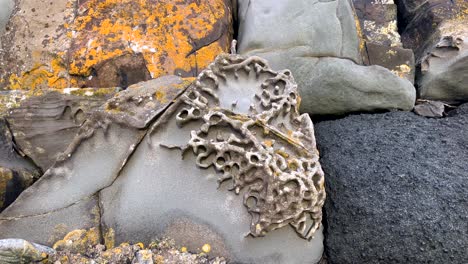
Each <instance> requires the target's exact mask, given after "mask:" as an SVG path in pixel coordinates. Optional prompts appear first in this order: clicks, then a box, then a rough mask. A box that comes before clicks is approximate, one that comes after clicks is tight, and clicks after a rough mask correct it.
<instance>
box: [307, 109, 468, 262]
mask: <svg viewBox="0 0 468 264" xmlns="http://www.w3.org/2000/svg"><path fill="white" fill-rule="evenodd" d="M316 134H317V142H318V147H319V150H320V154H321V164H322V165H323V168H324V171H325V172H326V179H327V182H326V186H327V202H326V204H325V215H326V223H325V225H326V232H325V237H326V240H325V244H326V253H327V255H328V260H329V263H467V262H468V224H467V223H468V192H467V191H466V190H467V189H468V162H467V161H468V148H467V146H468V105H463V106H462V107H460V108H459V109H457V110H455V111H454V112H451V113H450V114H449V117H447V118H443V119H429V118H425V117H421V116H417V115H415V114H413V113H405V112H390V113H385V114H375V115H365V114H361V115H356V116H349V117H346V118H344V119H340V120H335V121H324V122H321V123H319V124H317V125H316Z"/></svg>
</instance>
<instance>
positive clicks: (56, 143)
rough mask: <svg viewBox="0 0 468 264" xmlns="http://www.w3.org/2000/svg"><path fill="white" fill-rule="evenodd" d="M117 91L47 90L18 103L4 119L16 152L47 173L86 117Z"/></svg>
mask: <svg viewBox="0 0 468 264" xmlns="http://www.w3.org/2000/svg"><path fill="white" fill-rule="evenodd" d="M117 91H118V89H115V88H100V89H93V88H86V89H77V88H75V89H70V88H67V89H64V90H62V91H58V90H47V91H45V92H44V93H43V94H39V95H33V96H30V97H29V98H27V99H25V100H22V101H20V102H19V103H18V104H17V105H16V106H15V107H13V108H11V109H9V110H8V115H7V116H6V117H5V118H6V120H8V123H9V124H10V129H11V131H12V133H13V137H14V138H15V142H16V144H17V146H18V147H19V149H21V151H22V152H23V153H24V154H25V155H27V156H28V157H29V158H31V159H32V160H33V161H34V162H35V164H37V165H38V166H39V167H40V168H41V169H42V170H43V171H46V170H47V169H48V168H49V167H50V166H51V165H52V164H53V163H54V162H55V160H56V159H57V157H58V156H59V155H60V154H61V153H62V152H63V151H64V150H65V149H66V148H67V146H68V145H69V144H70V142H71V141H72V140H73V138H74V137H75V134H76V132H77V131H78V130H79V128H80V126H81V125H82V124H83V122H84V121H85V120H86V119H87V117H88V116H89V115H90V114H91V113H92V112H93V111H94V110H95V109H97V108H98V107H100V106H101V105H102V104H104V102H106V100H107V99H109V98H110V97H112V96H113V95H114V94H115V93H116V92H117Z"/></svg>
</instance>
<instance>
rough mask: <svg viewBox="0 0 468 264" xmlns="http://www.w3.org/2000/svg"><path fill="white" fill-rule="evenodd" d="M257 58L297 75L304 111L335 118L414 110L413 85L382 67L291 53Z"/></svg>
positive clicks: (273, 53)
mask: <svg viewBox="0 0 468 264" xmlns="http://www.w3.org/2000/svg"><path fill="white" fill-rule="evenodd" d="M257 55H259V56H261V57H263V58H266V59H267V60H268V61H269V63H270V65H271V66H272V68H273V69H285V68H287V69H290V70H291V72H292V73H293V74H294V76H295V77H296V76H297V77H296V78H295V79H296V82H297V83H298V86H299V91H300V94H301V98H302V103H301V111H302V112H306V113H309V114H312V115H335V114H345V113H351V112H359V111H378V110H386V109H401V110H411V109H412V108H413V107H414V103H415V100H416V89H415V88H414V86H413V85H412V83H411V82H410V81H408V80H407V79H403V78H399V77H398V76H396V75H394V74H393V73H391V72H390V71H389V70H388V69H386V68H384V67H381V66H377V65H373V66H360V65H357V64H355V63H354V62H352V61H350V60H346V59H339V58H309V57H300V56H299V57H296V56H295V55H294V53H291V52H284V53H283V52H272V53H260V54H257ZM285 57H289V59H287V60H286V59H285Z"/></svg>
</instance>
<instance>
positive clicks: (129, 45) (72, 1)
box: [0, 0, 232, 89]
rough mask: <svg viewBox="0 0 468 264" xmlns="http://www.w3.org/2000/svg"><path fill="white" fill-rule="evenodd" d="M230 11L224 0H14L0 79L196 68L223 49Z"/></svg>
mask: <svg viewBox="0 0 468 264" xmlns="http://www.w3.org/2000/svg"><path fill="white" fill-rule="evenodd" d="M50 3H52V4H50ZM206 10H211V12H206ZM231 12H232V7H231V1H228V0H203V1H195V0H185V1H154V0H144V1H130V0H125V1H116V0H90V1H76V0H68V1H67V0H59V1H53V2H50V1H45V0H39V1H36V0H34V1H32V0H31V1H30V0H25V1H20V2H19V3H18V10H17V11H16V12H15V13H14V14H13V17H12V19H11V21H10V24H9V25H10V28H11V30H9V31H8V32H7V33H6V34H5V35H4V37H3V45H4V52H3V53H2V55H1V56H0V58H1V59H2V61H3V63H5V65H6V67H5V69H7V70H5V71H2V72H0V77H1V78H2V79H3V80H4V83H3V84H0V85H1V86H5V87H7V88H11V89H35V88H44V87H46V88H65V87H116V86H120V87H126V86H128V85H131V84H134V83H136V82H139V81H145V80H148V79H149V78H156V77H159V76H162V75H166V74H176V75H180V76H185V77H187V76H196V75H198V73H199V69H200V71H201V69H203V68H205V67H206V66H207V65H208V64H209V63H210V62H211V61H213V60H214V58H215V57H216V55H217V54H219V53H220V52H222V51H227V49H228V47H229V44H230V41H231V35H232V25H231V24H232V23H231V20H232V17H231Z"/></svg>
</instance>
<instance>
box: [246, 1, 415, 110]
mask: <svg viewBox="0 0 468 264" xmlns="http://www.w3.org/2000/svg"><path fill="white" fill-rule="evenodd" d="M352 6H353V3H352V2H351V1H349V0H334V1H319V0H314V1H305V0H290V1H281V2H272V1H268V0H256V1H249V0H240V1H239V11H238V12H239V23H240V25H239V45H238V51H239V52H240V53H241V54H246V55H258V56H261V57H263V58H266V59H268V61H269V63H270V64H271V66H272V67H273V68H274V69H290V70H291V71H292V72H293V74H294V76H295V78H296V81H297V82H298V84H299V87H300V91H301V96H302V98H303V103H302V106H301V110H302V111H304V112H307V113H309V114H312V115H337V114H346V113H350V112H360V111H379V110H391V109H402V110H411V109H412V108H413V106H414V102H415V99H416V98H415V94H416V92H415V89H414V87H413V85H412V83H411V82H410V81H408V80H406V79H403V78H400V77H398V76H396V75H395V74H393V73H392V72H391V71H390V70H388V69H386V68H383V67H381V66H375V65H373V66H368V67H366V66H362V62H363V60H362V56H361V52H362V50H363V49H364V47H363V45H360V41H361V40H360V38H359V36H358V33H357V27H356V19H355V13H354V10H353V8H352Z"/></svg>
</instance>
